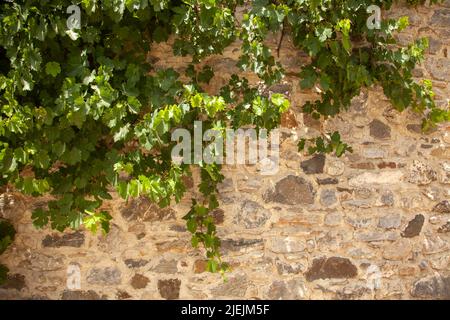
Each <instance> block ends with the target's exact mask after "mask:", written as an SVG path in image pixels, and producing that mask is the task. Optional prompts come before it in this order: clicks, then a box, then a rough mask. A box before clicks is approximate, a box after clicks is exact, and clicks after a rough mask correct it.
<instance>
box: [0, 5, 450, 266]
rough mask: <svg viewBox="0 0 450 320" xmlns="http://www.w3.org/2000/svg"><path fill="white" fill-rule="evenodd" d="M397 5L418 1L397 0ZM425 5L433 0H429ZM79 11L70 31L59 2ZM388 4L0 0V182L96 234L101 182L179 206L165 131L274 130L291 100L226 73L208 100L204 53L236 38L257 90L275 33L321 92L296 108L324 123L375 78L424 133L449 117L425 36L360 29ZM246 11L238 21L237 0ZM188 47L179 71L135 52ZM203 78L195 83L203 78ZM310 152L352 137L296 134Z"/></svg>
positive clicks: (198, 238)
mask: <svg viewBox="0 0 450 320" xmlns="http://www.w3.org/2000/svg"><path fill="white" fill-rule="evenodd" d="M407 2H408V3H409V5H420V4H422V3H423V2H424V1H417V0H408V1H407ZM432 2H433V3H436V2H438V1H432ZM71 5H77V6H79V8H80V11H81V21H79V22H80V28H72V29H68V26H67V19H68V16H69V14H68V13H67V8H68V7H69V6H71ZM370 5H377V6H379V7H380V8H382V9H383V10H389V9H390V8H391V6H392V5H393V1H392V0H388V1H380V0H348V1H343V0H285V1H277V0H253V1H244V0H183V1H181V0H102V1H100V0H78V1H75V0H73V1H72V0H19V1H14V2H12V1H11V2H4V3H2V4H0V8H1V9H0V60H1V65H0V93H1V96H0V104H1V114H0V116H1V119H0V173H1V177H0V184H1V185H7V184H9V185H12V186H14V187H15V188H16V189H17V190H19V191H21V192H23V193H24V194H28V195H32V196H40V195H43V194H51V195H52V196H54V200H52V201H50V202H49V203H48V208H40V209H37V210H35V211H34V212H33V213H32V219H33V222H34V224H35V225H36V226H37V227H44V226H46V225H48V224H49V225H50V226H51V227H52V228H54V229H56V230H59V231H64V230H65V229H66V228H79V227H80V226H82V225H83V226H85V227H86V228H87V229H89V230H92V231H96V230H97V229H102V230H103V231H104V232H108V230H109V223H110V220H111V216H110V215H109V213H108V212H105V211H102V210H100V207H101V205H102V203H103V201H105V200H109V199H111V198H112V197H111V194H110V193H111V192H112V191H111V187H114V189H115V190H117V192H118V193H119V194H120V196H121V197H122V198H124V199H127V200H128V199H129V198H133V197H138V196H147V197H149V198H150V199H151V200H152V201H153V202H155V203H157V204H159V205H160V206H162V207H164V206H168V205H170V203H171V202H172V201H180V199H181V198H182V197H183V195H184V194H185V191H186V187H185V185H184V181H185V178H186V177H188V176H190V175H192V166H189V165H187V164H175V163H174V162H172V159H171V150H172V148H173V147H174V144H175V143H174V142H173V141H171V132H172V131H173V130H174V129H176V128H185V129H188V130H190V131H193V130H194V128H193V123H194V121H195V120H202V121H203V126H204V128H205V130H206V129H208V128H218V129H220V130H221V129H224V128H226V127H227V126H231V127H233V128H239V127H241V126H254V127H256V128H265V129H269V130H271V129H274V128H276V127H277V126H278V125H279V123H280V119H281V115H282V114H283V113H284V112H285V111H286V110H287V109H288V108H289V102H288V100H287V97H284V96H283V95H276V96H274V95H272V96H264V95H261V94H260V92H259V91H258V89H257V88H256V87H254V86H252V85H251V84H250V83H249V81H248V79H246V78H245V77H240V76H239V75H237V74H234V75H232V76H231V78H230V79H229V83H228V84H226V85H225V86H224V87H223V88H222V89H221V90H220V93H219V94H217V95H209V94H207V93H206V92H204V90H203V87H204V86H203V85H204V84H205V83H208V82H209V81H210V80H211V79H212V78H213V76H214V66H208V65H204V64H203V62H204V61H205V58H207V57H208V56H211V55H221V54H223V52H224V50H225V48H227V47H228V46H229V45H231V44H232V43H235V42H236V41H237V40H239V41H240V44H241V52H240V58H239V61H238V63H237V65H238V67H239V68H240V69H241V70H242V71H250V72H253V73H255V74H256V75H257V76H258V77H259V78H260V79H261V81H263V82H264V84H265V85H267V86H270V85H273V84H276V83H278V82H280V81H281V80H282V79H283V76H284V69H283V66H282V65H281V63H280V62H279V61H278V59H277V57H276V54H274V53H273V52H272V51H271V50H270V49H269V47H268V45H267V43H266V40H267V38H268V37H269V36H271V35H273V34H281V39H282V38H283V37H285V36H286V37H287V36H289V37H291V39H292V41H293V43H294V45H295V47H296V48H297V49H298V50H300V51H303V52H306V53H307V54H308V55H309V56H310V63H308V64H306V65H304V66H301V69H302V71H301V72H300V73H299V74H298V77H299V81H300V85H301V87H302V88H303V89H304V90H309V89H311V88H314V87H316V88H319V91H320V98H319V99H317V100H316V101H310V102H307V103H306V104H305V105H304V106H303V107H302V112H304V113H309V114H311V116H312V117H313V118H315V119H322V120H323V119H327V118H329V117H333V116H335V115H336V114H338V113H339V112H340V111H342V110H345V109H346V108H347V107H348V106H349V105H350V102H351V100H352V98H353V97H355V96H357V95H358V94H359V93H360V91H361V89H362V88H365V87H372V86H374V85H379V86H381V87H382V88H383V90H384V93H385V95H386V96H387V97H388V98H389V99H390V100H391V102H392V104H393V106H394V107H395V108H396V109H397V110H400V111H401V110H404V109H406V108H411V109H413V110H414V111H416V112H418V113H419V114H422V115H423V129H424V130H426V129H429V128H430V127H433V126H435V125H436V123H438V122H442V121H448V120H449V119H450V113H449V111H448V109H446V108H442V107H439V106H437V105H436V104H435V102H434V100H433V95H434V94H433V91H432V86H431V82H430V81H429V80H423V81H422V82H417V81H415V79H414V78H413V74H412V71H413V69H414V67H415V66H416V65H417V64H418V63H420V62H421V61H422V59H423V57H424V52H425V50H426V48H427V40H426V39H418V40H416V41H415V42H414V43H411V44H410V45H409V46H407V47H400V46H398V45H397V42H396V39H395V34H396V33H398V32H401V31H402V30H404V29H405V28H406V27H407V26H408V19H407V18H400V19H398V20H393V19H389V20H383V21H381V25H380V28H379V29H370V28H368V27H367V23H366V22H367V19H368V17H369V13H368V12H367V7H369V6H370ZM239 7H244V11H245V12H244V15H243V17H242V19H238V18H237V17H236V10H237V8H239ZM169 40H173V41H170V43H172V49H173V53H174V54H175V55H179V56H189V57H191V58H192V59H191V63H190V64H189V65H187V66H186V74H185V76H187V78H188V79H190V80H189V81H184V82H183V81H182V80H181V79H185V78H186V77H184V78H183V77H182V76H183V75H181V74H179V73H177V72H176V71H175V70H173V69H171V68H167V69H164V70H155V69H154V68H153V66H152V64H151V63H149V62H148V61H147V60H146V53H147V52H148V51H150V50H151V49H152V45H153V44H155V43H160V42H166V41H169ZM202 86H203V87H202ZM305 147H307V148H308V150H309V151H310V153H315V152H335V153H336V155H337V156H340V155H342V154H343V153H344V152H345V151H350V150H351V147H350V146H348V145H347V144H345V143H343V142H342V141H341V139H340V135H339V133H337V132H336V133H332V134H330V135H328V136H327V137H318V138H316V139H312V140H305V139H303V140H301V142H300V144H299V149H301V150H302V149H303V148H305ZM195 165H196V166H198V167H199V168H200V176H201V183H200V185H199V186H198V188H199V191H200V193H201V197H199V198H198V199H193V200H192V209H191V210H190V211H189V212H188V213H187V214H186V216H185V217H184V219H185V220H186V223H187V229H188V230H189V232H191V233H192V244H193V246H194V247H197V246H198V245H200V244H201V245H203V247H204V248H205V250H206V254H207V257H208V259H209V263H208V270H209V271H212V272H216V271H220V272H224V271H226V270H227V268H228V266H227V264H226V263H225V262H223V261H222V259H221V256H220V240H219V238H218V237H217V233H216V227H215V225H214V219H213V216H212V214H211V213H212V211H213V210H214V209H216V208H217V207H218V206H219V203H218V199H217V186H218V184H219V183H220V182H221V181H222V180H223V178H224V177H223V175H222V174H221V173H220V172H221V166H220V165H218V164H205V163H204V162H201V161H200V162H198V163H195Z"/></svg>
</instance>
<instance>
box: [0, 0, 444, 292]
mask: <svg viewBox="0 0 450 320" xmlns="http://www.w3.org/2000/svg"><path fill="white" fill-rule="evenodd" d="M389 15H391V16H395V17H397V16H401V15H408V16H409V17H410V22H411V27H410V28H409V29H408V30H407V31H406V32H405V33H402V34H401V35H400V36H399V39H400V42H401V43H407V42H409V41H411V40H413V39H415V38H417V37H419V36H428V37H430V49H429V51H428V54H427V57H426V60H425V62H424V63H423V64H422V65H420V66H419V67H418V68H417V69H416V70H415V74H416V75H417V77H418V78H430V79H432V80H433V84H434V87H435V92H436V99H437V101H438V103H439V104H441V105H445V104H446V103H447V101H448V100H447V99H448V95H449V93H450V82H449V75H450V59H449V57H448V50H449V48H450V28H449V26H450V1H449V0H447V1H445V2H444V4H442V5H440V6H433V7H431V8H430V7H426V6H420V7H418V8H417V9H409V8H405V7H396V8H394V9H393V10H392V11H391V12H390V13H389ZM276 42H277V41H276V39H275V38H274V40H273V43H271V45H272V46H273V47H275V46H276ZM237 47H238V44H236V45H234V46H231V47H230V48H228V49H227V50H226V52H225V54H224V56H220V57H216V56H214V57H210V58H209V59H208V61H207V62H208V63H209V64H210V65H212V66H213V67H214V69H215V73H216V76H215V77H214V79H213V81H212V82H211V85H210V86H209V87H208V88H207V89H208V92H210V93H214V92H217V90H218V88H220V87H221V86H222V85H224V84H225V82H226V81H227V79H228V78H229V76H230V74H232V73H235V72H238V70H237V68H236V67H235V64H236V61H237V57H238V54H239V53H238V50H235V49H236V48H237ZM168 52H170V46H169V45H164V44H162V45H159V46H158V47H156V48H154V49H153V50H152V52H150V54H149V59H151V61H152V62H153V63H154V66H155V67H156V68H157V69H158V68H166V67H168V66H173V67H175V68H176V69H177V71H179V72H182V71H183V69H184V68H185V67H186V63H185V62H187V59H183V58H180V57H173V56H170V55H168ZM280 60H281V62H282V63H283V64H284V66H285V67H286V69H287V74H288V75H289V76H287V77H286V78H285V82H284V83H283V84H281V85H277V86H274V87H272V88H269V90H270V91H272V92H283V93H288V94H289V96H290V99H291V101H292V107H291V110H290V111H289V112H288V113H287V114H286V115H285V117H284V118H283V124H282V140H281V142H280V150H281V160H280V170H279V172H278V174H277V175H276V176H263V175H260V174H259V172H258V167H257V166H228V167H226V169H225V175H226V180H225V181H224V183H223V184H222V185H221V186H220V203H221V207H220V209H218V210H216V211H215V212H214V216H215V219H216V222H217V224H218V230H219V234H220V236H221V238H222V239H223V245H222V250H223V254H224V259H225V260H226V261H228V262H229V263H231V265H232V271H231V272H230V273H229V274H228V278H229V281H228V282H224V281H223V280H222V278H221V277H220V276H219V275H217V274H210V273H207V272H205V265H206V263H205V260H204V255H203V252H201V251H200V250H196V249H193V248H191V245H190V236H189V233H188V232H186V229H185V227H184V224H183V220H182V219H181V217H182V216H183V215H184V214H185V212H187V211H188V208H189V205H190V195H189V194H187V195H186V197H185V199H184V200H183V201H182V202H181V203H179V204H178V205H174V206H172V207H171V208H169V209H163V210H161V209H158V208H157V207H156V206H154V205H152V204H151V203H150V202H149V201H148V200H146V199H136V200H133V201H130V202H129V203H125V202H124V201H122V200H120V199H119V198H118V197H117V195H116V196H115V197H114V200H113V201H110V202H108V203H106V204H105V209H107V210H109V211H110V212H111V213H112V215H113V217H114V220H113V225H112V228H111V232H110V233H109V234H108V235H106V236H103V235H93V234H91V233H89V232H87V231H85V230H79V231H67V232H65V233H64V234H59V233H57V232H53V231H51V230H49V229H47V230H36V229H35V228H34V227H33V226H32V223H31V219H30V213H31V210H33V209H34V208H36V207H39V206H43V205H45V201H46V199H45V198H43V199H30V198H25V197H23V196H21V195H19V194H14V193H13V194H10V195H9V197H8V199H14V204H11V205H9V206H8V205H7V204H6V205H5V206H4V208H3V211H2V215H3V216H4V217H6V218H8V219H11V220H12V221H13V223H14V225H15V227H16V229H17V231H18V234H17V237H16V240H15V242H14V244H13V245H12V246H10V247H9V249H8V250H7V251H6V252H5V253H4V254H3V255H1V256H0V262H1V263H3V264H6V265H7V266H8V268H9V269H10V270H11V271H12V272H11V273H10V276H9V279H8V281H7V282H6V284H4V285H3V286H1V287H0V298H2V299H30V298H31V299H213V298H230V299H238V298H239V299H257V298H258V299H259V298H262V299H264V298H268V299H450V125H449V124H447V125H443V126H440V127H439V128H438V129H437V130H434V131H433V132H431V133H429V134H422V133H421V131H420V117H419V116H418V115H417V114H414V113H411V112H404V113H401V114H400V113H398V112H397V111H395V110H394V109H393V108H392V107H391V106H390V104H389V102H388V101H387V99H386V98H385V97H384V96H383V94H382V92H381V90H379V89H378V88H374V89H373V90H369V91H364V92H362V93H361V95H360V96H359V97H357V98H355V99H354V100H353V103H352V106H351V108H349V110H348V111H347V112H345V113H342V114H340V115H339V116H338V117H336V118H335V119H331V120H329V121H327V122H325V123H322V124H321V123H319V122H316V121H315V120H312V119H311V118H309V117H307V116H306V115H303V114H302V113H300V106H301V105H302V104H303V103H304V102H305V101H307V100H308V99H312V98H314V97H315V95H314V93H313V92H305V91H302V90H301V89H300V87H299V81H298V78H296V77H295V76H291V75H295V74H296V73H298V71H299V68H300V67H301V65H302V64H304V63H305V62H306V61H307V56H306V55H304V54H302V53H301V52H298V51H297V50H295V49H294V48H293V47H292V44H291V43H289V41H288V40H285V41H284V43H283V49H282V51H281V53H280ZM252 80H254V81H257V79H252ZM334 130H339V131H340V132H341V134H342V136H343V140H344V141H346V142H348V143H350V144H351V145H352V147H353V149H354V153H353V154H347V155H345V156H344V157H342V158H339V159H338V158H335V157H333V156H329V155H327V156H313V157H309V156H307V155H304V154H300V153H298V152H297V147H296V145H297V142H298V139H299V137H313V136H315V135H317V134H318V133H320V132H331V131H334ZM196 179H197V178H196V177H194V179H193V181H189V183H190V184H191V186H193V184H195V183H197V180H196ZM192 192H194V191H192ZM69 265H71V266H73V265H75V266H78V268H79V270H80V275H79V276H80V283H79V284H80V287H79V288H75V289H73V288H72V287H70V286H69V287H68V285H67V278H68V274H67V270H68V266H69Z"/></svg>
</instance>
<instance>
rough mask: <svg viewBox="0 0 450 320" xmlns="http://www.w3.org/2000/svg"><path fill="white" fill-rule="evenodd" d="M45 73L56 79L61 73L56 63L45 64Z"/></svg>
mask: <svg viewBox="0 0 450 320" xmlns="http://www.w3.org/2000/svg"><path fill="white" fill-rule="evenodd" d="M45 73H46V74H48V75H50V76H52V77H56V76H57V75H58V74H60V73H61V66H60V65H59V63H58V62H54V61H52V62H47V64H46V65H45Z"/></svg>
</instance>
